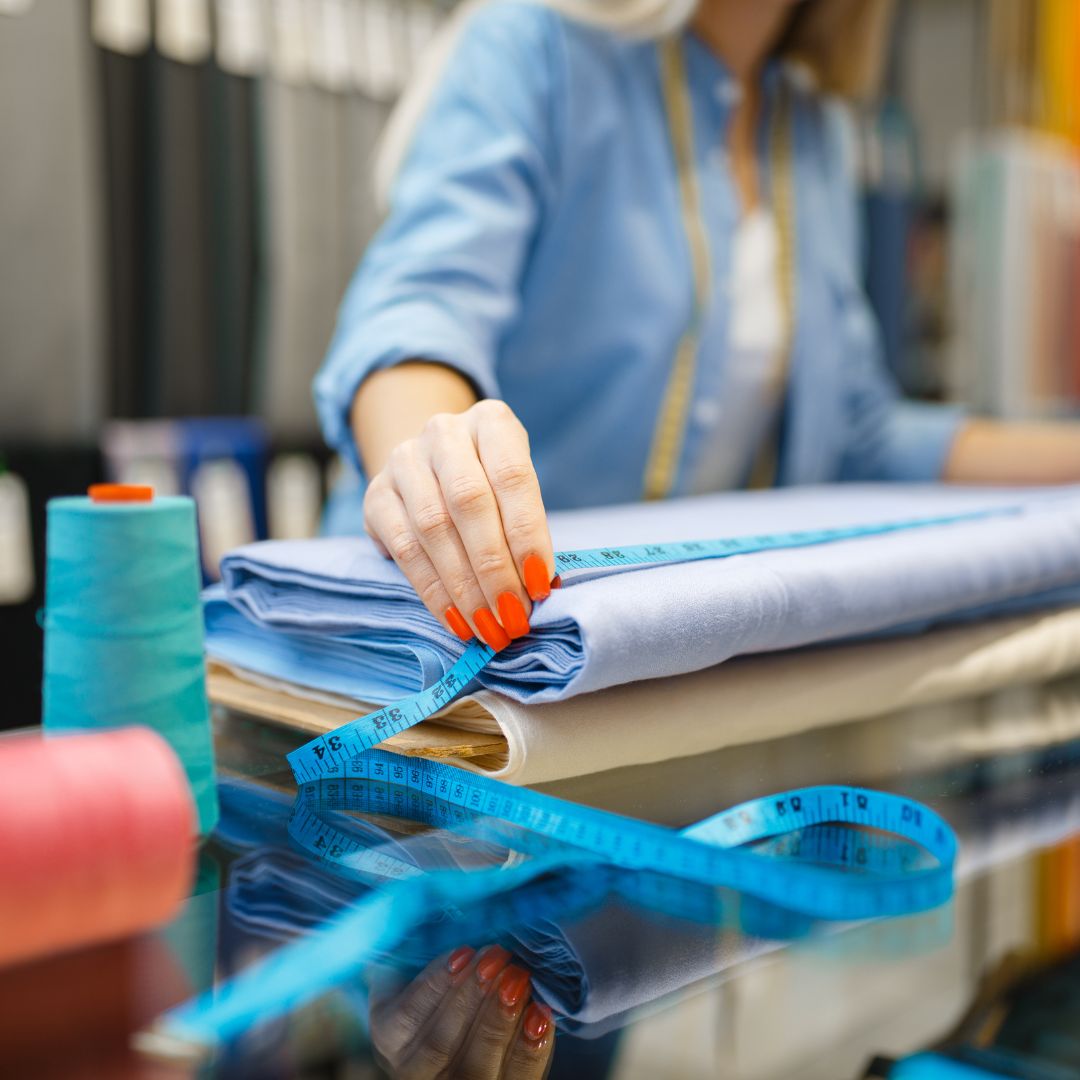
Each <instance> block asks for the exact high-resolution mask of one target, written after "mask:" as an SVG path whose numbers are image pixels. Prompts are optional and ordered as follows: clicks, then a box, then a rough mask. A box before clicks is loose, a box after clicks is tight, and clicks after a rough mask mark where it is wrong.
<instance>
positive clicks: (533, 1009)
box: [521, 1001, 551, 1042]
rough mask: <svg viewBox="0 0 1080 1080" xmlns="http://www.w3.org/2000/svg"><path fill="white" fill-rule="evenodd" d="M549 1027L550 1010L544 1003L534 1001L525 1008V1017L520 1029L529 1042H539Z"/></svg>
mask: <svg viewBox="0 0 1080 1080" xmlns="http://www.w3.org/2000/svg"><path fill="white" fill-rule="evenodd" d="M549 1027H551V1010H550V1009H549V1008H548V1007H547V1006H546V1005H541V1004H540V1003H539V1002H538V1001H534V1002H533V1003H532V1004H531V1005H530V1006H529V1007H528V1008H527V1009H526V1010H525V1019H524V1021H523V1022H522V1025H521V1030H522V1032H523V1034H524V1035H525V1038H526V1039H528V1040H529V1042H539V1041H540V1040H541V1039H542V1038H543V1037H544V1036H545V1035H546V1034H547V1031H548V1028H549Z"/></svg>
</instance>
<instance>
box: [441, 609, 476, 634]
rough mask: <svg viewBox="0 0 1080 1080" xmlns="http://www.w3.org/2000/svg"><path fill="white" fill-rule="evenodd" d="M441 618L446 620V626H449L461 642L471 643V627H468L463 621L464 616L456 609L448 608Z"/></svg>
mask: <svg viewBox="0 0 1080 1080" xmlns="http://www.w3.org/2000/svg"><path fill="white" fill-rule="evenodd" d="M443 618H444V619H446V625H447V626H449V627H450V629H451V630H453V631H454V633H455V634H457V636H458V637H459V638H461V640H462V641H472V639H473V632H472V627H471V626H469V624H468V623H467V622H466V621H465V616H464V615H462V614H461V612H460V611H458V609H457V608H456V607H448V608H447V609H446V611H444V612H443Z"/></svg>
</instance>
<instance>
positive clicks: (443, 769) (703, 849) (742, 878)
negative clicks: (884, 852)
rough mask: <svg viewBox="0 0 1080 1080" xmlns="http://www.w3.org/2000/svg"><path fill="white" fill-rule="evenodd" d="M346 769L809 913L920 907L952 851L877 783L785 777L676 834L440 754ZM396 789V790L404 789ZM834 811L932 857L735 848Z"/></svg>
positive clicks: (632, 864) (373, 754) (829, 818)
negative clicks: (858, 873)
mask: <svg viewBox="0 0 1080 1080" xmlns="http://www.w3.org/2000/svg"><path fill="white" fill-rule="evenodd" d="M349 770H350V772H351V773H352V775H353V776H355V777H357V778H360V779H373V780H381V781H385V782H386V783H387V784H388V785H393V786H396V787H398V788H400V789H405V790H408V791H413V792H416V793H417V794H418V795H423V794H429V795H432V796H434V797H436V798H439V799H442V800H444V801H445V802H447V803H449V804H451V805H454V806H458V807H461V808H462V809H464V810H469V811H473V812H476V813H479V814H483V815H487V816H490V817H495V818H498V819H500V820H501V821H504V822H508V823H510V824H512V825H517V826H519V827H521V828H523V829H525V830H527V831H528V832H530V833H535V834H538V835H540V836H543V837H547V838H549V839H553V840H556V841H559V842H561V843H563V844H566V845H568V846H570V847H572V848H579V849H584V850H585V851H587V852H590V853H592V854H593V855H596V856H598V857H600V858H601V859H604V860H607V861H610V862H611V863H613V864H614V865H616V866H620V867H622V868H624V869H630V870H651V871H655V872H657V873H661V874H671V875H674V876H676V877H681V878H685V879H687V880H690V881H695V882H698V883H699V884H704V885H711V886H724V887H729V888H733V889H736V890H738V891H740V892H744V893H749V894H750V895H753V896H757V897H759V898H760V899H765V900H770V901H772V902H773V903H776V904H779V905H781V906H784V907H795V908H797V909H798V910H800V911H803V912H805V913H806V914H810V915H813V916H815V917H818V918H824V919H853V918H868V917H874V916H878V915H885V914H899V913H907V912H911V911H916V910H923V909H925V908H927V907H932V906H934V905H935V904H937V903H940V902H941V901H943V900H944V899H946V898H947V897H948V895H949V894H950V893H951V891H952V866H953V863H954V862H955V859H956V838H955V836H954V834H953V832H952V830H951V829H950V828H949V826H948V825H947V824H946V823H945V822H944V821H943V820H942V819H941V818H940V817H939V816H938V815H937V814H936V813H935V812H934V811H932V810H930V809H929V808H927V807H925V806H922V805H920V804H918V803H915V802H913V801H911V800H908V799H904V798H901V797H899V796H895V795H889V794H885V793H882V792H874V791H865V790H862V789H859V788H848V787H840V786H822V787H814V788H803V789H797V790H794V791H788V792H785V793H783V794H782V795H777V796H772V797H769V798H763V799H755V800H752V801H751V802H747V803H742V804H740V805H739V806H736V807H733V808H731V809H730V810H727V811H724V812H723V813H721V814H716V815H714V816H713V817H711V818H708V819H706V821H704V822H701V823H699V825H698V826H693V827H691V829H690V830H688V832H687V833H686V834H685V835H680V834H679V833H675V832H672V831H671V830H669V829H665V828H663V827H662V826H659V825H654V824H651V823H649V822H645V821H638V820H636V819H634V818H628V817H622V816H620V815H617V814H612V813H609V812H607V811H604V810H597V809H595V808H593V807H587V806H580V805H578V804H576V803H571V802H567V801H565V800H562V799H558V798H556V797H555V796H552V795H547V794H544V793H541V792H537V791H531V790H529V789H527V788H514V787H511V786H510V785H509V784H504V783H502V782H501V781H498V780H493V779H491V778H489V777H484V776H478V775H475V774H473V773H467V772H465V771H464V770H462V769H459V768H456V767H455V766H452V765H447V764H445V763H441V762H434V761H429V760H426V759H419V758H406V757H401V756H399V755H396V754H392V753H389V752H388V751H385V750H371V751H367V752H366V753H364V754H362V755H359V756H358V757H356V758H354V759H353V760H352V761H350V762H349ZM317 783H318V785H325V784H327V783H329V784H331V785H334V788H333V790H334V791H335V792H336V791H337V785H339V784H340V783H341V781H340V779H338V778H331V779H329V780H327V779H323V780H321V781H319V782H317ZM308 790H311V788H310V787H309V788H308ZM318 790H320V791H321V790H322V788H321V786H320V787H319V788H318ZM402 801H403V802H404V801H407V796H406V795H404V794H403V795H402ZM836 822H843V823H846V824H850V825H856V826H863V827H870V828H875V829H878V830H880V831H883V832H888V833H892V834H894V835H896V836H900V837H903V838H904V839H907V840H911V841H913V842H915V843H917V844H919V846H920V847H922V848H924V849H925V850H927V851H928V852H929V853H930V854H932V855H933V856H934V858H935V859H936V860H937V865H936V866H933V867H931V868H927V869H919V870H915V871H910V872H901V873H895V874H886V875H881V876H879V877H875V878H872V879H871V878H859V877H852V876H851V875H848V874H846V873H842V872H841V873H840V874H838V873H837V872H836V871H835V870H829V869H826V868H824V867H821V866H817V865H813V864H809V863H792V862H783V861H778V860H776V859H773V858H770V857H768V856H764V855H758V854H755V853H754V852H751V851H747V850H745V849H744V845H746V844H748V843H751V842H752V841H755V840H760V839H764V838H767V837H772V836H778V835H783V834H786V833H790V832H793V831H796V830H798V829H802V828H807V827H809V826H813V825H818V824H824V823H836Z"/></svg>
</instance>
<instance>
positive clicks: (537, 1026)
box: [502, 1001, 555, 1080]
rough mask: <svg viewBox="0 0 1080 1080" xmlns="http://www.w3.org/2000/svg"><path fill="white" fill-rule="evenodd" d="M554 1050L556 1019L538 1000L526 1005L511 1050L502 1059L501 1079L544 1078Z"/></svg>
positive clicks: (536, 1079) (537, 1079)
mask: <svg viewBox="0 0 1080 1080" xmlns="http://www.w3.org/2000/svg"><path fill="white" fill-rule="evenodd" d="M554 1049H555V1021H554V1020H553V1019H552V1016H551V1010H550V1009H549V1008H548V1007H547V1006H546V1005H541V1004H540V1002H538V1001H532V1002H530V1003H529V1005H528V1006H527V1007H526V1008H525V1011H524V1012H523V1013H522V1016H521V1023H520V1024H519V1025H518V1029H517V1032H516V1037H515V1038H514V1041H513V1042H512V1043H511V1044H510V1052H509V1053H508V1054H507V1055H506V1060H505V1061H504V1062H503V1071H502V1080H542V1078H543V1077H544V1075H545V1074H546V1073H547V1068H548V1064H549V1062H550V1061H551V1054H552V1051H553V1050H554Z"/></svg>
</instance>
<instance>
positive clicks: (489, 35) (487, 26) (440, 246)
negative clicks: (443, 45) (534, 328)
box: [314, 3, 558, 468]
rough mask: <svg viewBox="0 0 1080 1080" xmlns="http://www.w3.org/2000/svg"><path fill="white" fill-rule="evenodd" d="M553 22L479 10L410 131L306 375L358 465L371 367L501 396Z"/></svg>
mask: <svg viewBox="0 0 1080 1080" xmlns="http://www.w3.org/2000/svg"><path fill="white" fill-rule="evenodd" d="M556 32H557V31H556V24H555V17H554V16H553V15H552V14H551V13H550V12H549V11H546V10H545V9H543V8H540V7H536V6H534V5H531V4H526V3H521V4H519V3H500V4H495V5H491V6H489V7H485V8H482V9H480V10H479V11H478V12H477V13H476V14H474V15H472V16H471V17H470V18H469V20H468V22H467V23H466V26H465V28H464V30H463V32H462V36H461V38H460V40H459V41H458V43H457V45H456V47H455V49H454V52H453V55H452V56H451V59H450V61H449V63H448V65H447V68H446V70H445V72H444V74H443V76H442V78H441V79H440V83H439V86H438V88H437V90H436V92H435V95H434V97H433V99H432V101H431V103H430V105H429V106H428V107H427V110H426V113H425V115H424V118H423V120H422V122H421V123H420V125H419V127H418V129H417V132H416V135H415V137H414V139H413V143H412V146H411V149H410V151H409V153H408V155H407V157H406V160H405V162H404V164H403V166H402V169H401V171H400V173H399V175H398V178H397V180H396V182H395V185H394V190H393V193H392V200H391V208H390V214H389V216H388V218H387V221H386V223H385V224H384V226H383V228H382V229H381V230H380V232H379V234H378V236H377V237H376V238H375V240H374V241H373V243H372V246H371V247H370V248H369V250H368V252H367V254H366V255H365V257H364V260H363V262H362V263H361V265H360V267H359V269H358V270H357V272H356V275H355V276H354V278H353V280H352V282H351V283H350V285H349V288H348V291H347V292H346V294H345V298H344V300H343V302H342V305H341V308H340V310H339V313H338V323H337V329H336V331H335V334H334V337H333V340H332V341H331V344H330V349H329V352H328V353H327V357H326V360H325V361H324V363H323V367H322V369H321V371H320V372H319V374H318V376H317V377H316V379H315V387H314V390H315V403H316V406H317V408H318V411H319V417H320V420H321V422H322V426H323V431H324V434H325V436H326V439H327V441H328V442H329V443H330V445H331V446H332V447H334V448H336V449H337V450H339V451H340V452H341V453H343V454H344V455H345V456H346V457H347V458H348V459H350V460H351V461H352V462H353V464H354V465H356V466H357V467H358V468H359V467H360V462H359V459H358V455H357V452H356V447H355V444H354V441H353V433H352V431H351V428H350V422H349V413H350V410H351V407H352V402H353V398H354V397H355V395H356V391H357V388H358V387H359V386H360V384H361V383H362V382H363V380H364V379H365V378H366V377H367V376H368V375H369V374H371V373H372V372H374V371H377V370H380V369H383V368H388V367H391V366H393V365H395V364H398V363H401V362H402V361H406V360H412V359H423V360H430V361H435V362H438V363H442V364H445V365H447V366H448V367H451V368H453V369H455V370H456V371H459V372H460V373H461V374H462V375H464V376H465V377H466V378H467V379H468V380H469V381H470V382H471V383H472V384H473V385H474V386H475V387H476V389H477V391H478V393H479V394H480V395H481V396H484V397H496V396H498V394H499V385H498V379H497V376H496V359H497V355H498V350H499V344H500V340H501V338H502V336H503V334H504V333H505V331H506V330H507V328H508V327H510V326H511V325H512V324H513V322H514V320H515V318H516V316H517V313H518V309H519V305H520V302H521V301H520V293H521V280H522V275H523V273H524V270H525V265H526V261H527V258H528V252H529V248H530V245H531V243H532V241H533V238H534V236H535V234H536V230H537V227H538V225H539V222H540V221H541V218H542V215H543V213H544V211H545V207H546V206H547V205H549V204H550V201H551V198H552V193H553V190H554V185H555V176H556V171H557V166H558V161H557V157H558V155H557V143H558V140H557V137H556V133H555V130H554V128H555V124H554V120H553V118H554V116H555V113H556V108H555V98H556V87H555V85H554V83H555V79H554V78H553V71H554V68H555V58H556V56H557V50H558V41H557V39H556Z"/></svg>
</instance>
